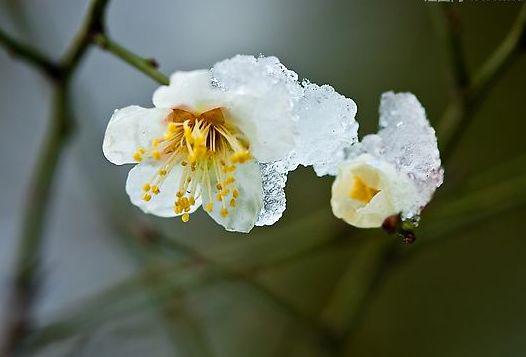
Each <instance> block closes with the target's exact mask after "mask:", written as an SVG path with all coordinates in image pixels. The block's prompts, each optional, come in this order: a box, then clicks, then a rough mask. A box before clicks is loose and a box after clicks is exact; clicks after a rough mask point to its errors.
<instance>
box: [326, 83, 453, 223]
mask: <svg viewBox="0 0 526 357" xmlns="http://www.w3.org/2000/svg"><path fill="white" fill-rule="evenodd" d="M442 181H443V169H442V167H441V163H440V153H439V151H438V147H437V140H436V135H435V131H434V129H433V128H432V127H431V126H430V125H429V122H428V120H427V118H426V114H425V110H424V108H423V107H422V106H421V104H420V103H419V102H418V100H417V99H416V97H415V96H414V95H412V94H410V93H398V94H394V93H393V92H388V93H384V94H383V95H382V100H381V104H380V130H379V132H378V133H377V134H373V135H367V136H365V137H364V138H363V140H362V141H361V142H360V143H359V144H357V145H355V146H353V147H351V148H350V150H349V153H348V157H347V159H346V160H344V161H343V162H342V163H341V164H340V167H339V170H338V174H337V176H336V180H335V181H334V183H333V186H332V198H331V206H332V210H333V213H334V214H335V215H336V216H337V217H338V218H341V219H343V220H344V221H346V222H347V223H349V224H351V225H353V226H356V227H360V228H372V227H380V226H381V225H382V223H383V222H384V220H385V219H386V218H388V217H389V216H392V215H395V214H401V217H402V219H408V218H417V217H418V215H419V213H420V211H421V210H422V208H423V207H424V206H425V205H426V204H427V203H428V202H429V201H430V200H431V198H432V196H433V193H434V192H435V190H436V188H437V187H439V186H440V185H441V184H442Z"/></svg>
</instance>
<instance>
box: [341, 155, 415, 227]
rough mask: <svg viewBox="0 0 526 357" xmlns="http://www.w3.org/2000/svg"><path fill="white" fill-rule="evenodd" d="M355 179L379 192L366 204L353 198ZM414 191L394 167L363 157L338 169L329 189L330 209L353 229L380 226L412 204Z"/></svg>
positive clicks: (413, 187) (370, 157)
mask: <svg viewBox="0 0 526 357" xmlns="http://www.w3.org/2000/svg"><path fill="white" fill-rule="evenodd" d="M357 178H359V179H360V180H361V181H363V182H364V183H365V184H366V185H367V186H368V187H371V188H373V189H375V190H378V191H379V192H378V193H376V194H375V195H374V196H373V197H372V198H371V199H370V201H369V202H363V201H360V200H358V199H356V198H353V197H352V195H351V191H352V190H353V186H354V184H355V180H356V179H357ZM416 190H417V188H416V185H415V184H414V183H413V182H412V181H411V180H410V179H409V178H408V177H407V176H405V175H404V174H403V173H399V172H398V171H397V170H396V169H395V167H394V166H393V165H391V164H389V163H387V162H385V161H381V160H377V159H375V158H374V157H372V156H370V155H368V154H364V155H361V156H359V157H357V158H356V159H354V160H351V161H349V162H346V163H345V164H343V165H342V166H341V167H340V170H339V173H338V176H337V177H336V180H335V181H334V183H333V186H332V198H331V207H332V210H333V213H334V215H335V216H336V217H338V218H341V219H343V220H344V221H346V222H347V223H349V224H351V225H353V226H355V227H359V228H373V227H380V226H381V225H382V223H383V221H384V220H385V219H386V218H387V217H389V216H391V215H394V214H398V213H400V212H401V211H402V210H403V209H404V207H407V205H408V204H411V202H412V200H413V199H414V197H415V195H417V192H416Z"/></svg>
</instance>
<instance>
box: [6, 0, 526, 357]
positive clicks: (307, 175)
mask: <svg viewBox="0 0 526 357" xmlns="http://www.w3.org/2000/svg"><path fill="white" fill-rule="evenodd" d="M0 4H1V7H0V25H1V26H2V28H4V29H6V30H7V31H8V32H9V33H10V34H12V35H13V36H14V37H16V38H18V39H21V40H23V41H25V42H27V43H30V44H31V45H33V46H36V47H38V48H39V49H40V50H41V51H43V52H44V53H46V54H48V55H49V56H50V57H53V58H58V56H59V55H60V53H62V51H63V50H64V49H65V48H66V46H67V44H68V43H69V42H70V40H71V38H72V37H73V35H74V34H75V32H76V30H77V28H78V26H79V23H80V22H81V20H82V17H83V14H84V12H85V10H86V6H87V2H86V1H81V0H18V1H16V0H0ZM439 5H441V4H438V3H435V2H426V1H424V0H407V1H396V2H395V1H387V0H382V1H374V2H373V1H343V0H342V1H331V0H303V1H300V0H270V1H268V0H267V1H262V0H260V1H255V0H245V1H242V0H220V1H218V0H207V1H204V0H201V1H192V2H189V1H187V2H183V1H169V0H151V1H140V0H128V1H125V0H114V1H112V2H111V4H110V6H109V9H108V19H107V22H108V28H109V33H110V34H111V36H112V37H113V38H114V39H115V40H116V41H118V42H119V43H121V44H122V45H124V46H126V47H127V48H129V49H131V50H132V51H134V52H135V53H138V54H140V55H144V56H147V57H149V56H152V57H155V59H156V60H157V61H158V62H159V63H160V64H161V67H160V70H161V71H163V72H164V73H167V74H168V73H170V72H171V71H174V70H181V69H182V70H185V69H196V68H208V67H210V66H211V65H213V64H214V63H215V62H216V61H219V60H221V59H224V58H227V57H230V56H233V55H235V54H238V53H241V54H254V55H257V54H259V53H262V54H265V55H275V56H278V57H279V58H280V59H281V60H282V62H283V63H284V64H285V65H286V66H287V67H288V68H290V69H293V70H294V71H296V72H297V73H298V74H299V76H300V77H301V78H309V79H310V80H311V81H313V82H316V83H318V84H323V83H328V84H331V85H332V86H334V88H335V89H336V90H337V91H339V92H340V93H342V94H344V95H346V96H347V97H350V98H353V99H354V100H355V102H356V103H357V105H358V115H357V119H358V121H359V123H360V134H362V135H363V134H366V133H369V132H373V131H375V130H376V126H377V120H378V114H377V113H378V105H379V97H380V95H381V93H382V92H384V91H388V90H395V91H410V92H413V93H414V94H416V95H417V97H418V98H419V99H420V101H421V102H422V104H423V105H424V107H425V108H426V110H427V113H428V117H429V119H430V121H431V123H432V124H433V125H434V126H436V127H438V122H439V120H440V118H441V116H442V115H443V113H444V111H445V108H446V106H447V104H448V103H449V102H450V100H451V98H452V97H453V96H454V92H453V91H452V89H451V88H452V85H453V79H452V69H451V61H450V58H449V56H448V47H447V42H446V41H445V38H444V36H443V30H444V27H445V23H444V18H443V16H442V12H441V11H440V8H439ZM449 5H450V6H451V7H453V8H454V10H455V11H456V12H458V15H459V19H460V23H461V40H462V45H463V48H464V54H465V58H466V62H467V65H468V69H469V71H470V72H472V73H474V72H476V70H477V69H478V68H479V67H480V66H481V65H482V64H483V63H484V62H485V60H486V59H487V58H488V57H489V56H490V55H491V54H492V53H493V51H494V50H495V48H496V47H497V46H499V45H500V44H501V42H502V40H503V38H504V37H505V36H506V34H507V33H508V31H509V30H510V28H511V26H512V24H513V22H514V20H515V18H516V16H517V15H518V13H519V10H520V8H521V6H522V5H523V3H522V2H521V1H509V2H503V1H464V2H454V3H452V4H449ZM523 52H524V51H523ZM525 69H526V56H525V55H524V54H521V55H519V56H518V58H517V59H516V60H515V61H514V62H513V63H510V64H509V66H508V67H507V68H506V71H505V72H504V73H503V74H502V76H501V77H500V78H499V80H498V81H496V82H495V83H494V84H492V86H491V88H490V90H489V91H488V93H487V96H486V97H485V98H484V100H483V102H482V103H481V105H480V108H479V110H478V111H477V112H476V113H475V116H474V118H473V122H472V125H470V126H469V127H468V128H467V129H466V132H465V135H464V136H463V138H462V141H461V143H460V144H459V145H458V147H457V148H456V150H455V151H454V152H453V154H452V156H451V159H450V161H449V162H447V171H446V178H445V184H444V185H443V186H442V187H441V188H440V189H439V192H438V193H437V195H436V197H435V200H434V201H433V202H432V204H431V205H430V207H429V208H428V209H426V211H425V212H424V214H423V217H422V224H421V230H420V231H417V234H418V239H417V241H416V242H415V243H414V244H413V245H411V246H403V245H402V244H401V243H400V242H398V241H396V240H395V239H394V238H393V237H392V236H389V235H387V234H385V233H384V232H383V231H381V230H355V229H351V227H346V226H345V225H344V224H343V223H342V222H340V221H339V220H337V219H336V218H335V217H333V216H332V214H331V212H330V206H329V198H330V186H331V183H332V178H329V177H324V178H321V179H319V178H317V177H316V176H315V174H314V173H313V172H312V170H311V169H305V168H301V169H298V170H296V171H295V172H293V173H291V174H290V175H289V179H288V184H287V188H286V192H287V206H288V207H287V211H286V212H285V214H284V216H283V218H282V219H281V220H280V221H279V222H278V223H277V224H275V225H274V226H272V227H263V228H255V229H254V230H253V231H252V232H251V233H250V234H248V235H242V234H232V233H228V232H225V231H224V230H223V229H222V228H221V227H220V226H218V225H216V224H215V223H214V222H213V221H212V220H211V219H209V217H208V216H207V215H206V214H204V213H203V212H199V213H196V214H194V215H192V219H191V221H190V222H189V223H188V224H183V223H181V222H180V220H178V219H158V218H154V217H149V216H145V215H143V214H142V213H141V212H139V210H138V209H136V208H135V207H133V206H132V205H131V204H130V203H129V201H128V198H127V196H126V194H125V192H124V182H125V178H126V174H127V171H128V169H129V168H127V167H116V166H113V165H111V164H109V163H108V162H106V161H105V159H104V157H103V156H102V151H101V143H102V137H103V133H104V129H105V125H106V123H107V121H108V119H109V117H110V116H111V113H112V111H113V110H114V109H115V108H119V107H123V106H126V105H130V104H138V105H143V106H151V94H152V92H153V90H154V89H155V88H156V86H157V85H158V84H156V83H155V82H153V81H152V80H151V79H150V78H147V77H146V76H144V74H142V73H140V72H138V71H137V70H135V69H133V68H131V67H129V66H127V65H126V64H124V63H123V62H122V61H121V60H119V59H117V58H115V57H112V56H111V55H110V54H108V53H104V52H102V51H100V50H99V49H97V48H93V49H92V50H90V52H89V54H88V56H87V57H86V58H85V60H84V61H83V63H82V67H81V68H80V71H79V72H78V73H77V75H76V77H75V80H74V86H73V93H74V95H73V110H74V114H75V118H76V122H77V127H76V129H77V130H76V132H75V135H74V136H73V137H72V139H71V140H70V142H69V144H68V147H67V149H66V153H65V155H63V156H62V157H61V162H60V165H59V167H58V174H57V177H56V181H55V184H54V186H53V194H52V197H51V198H52V202H51V204H50V206H49V210H48V212H47V215H48V221H47V224H46V226H45V231H44V235H43V239H44V246H43V250H42V256H43V264H42V267H41V269H40V270H39V275H38V278H39V281H40V284H39V285H40V288H39V294H38V295H37V298H36V299H35V306H36V309H35V316H36V325H35V327H34V330H33V331H32V333H31V334H30V335H29V338H28V341H27V343H26V344H27V346H26V347H27V348H25V349H24V350H23V352H22V355H28V356H33V355H35V356H69V355H71V356H144V355H149V356H152V357H153V356H172V355H177V356H302V357H303V356H335V355H342V356H343V355H345V356H523V355H525V354H526V307H525V304H524V301H526V286H525V281H526V279H525V277H526V240H525V239H526V237H525V233H524V217H525V214H526V206H525V205H524V203H525V202H526V191H525V187H526V180H524V177H525V176H524V175H525V170H526V159H525V156H524V155H525V154H526V144H525V139H524V133H525V130H526V124H525V120H524V119H525V118H526V106H525V105H524V104H525V103H526V71H525ZM50 96H51V90H50V86H49V84H48V83H47V81H46V80H45V79H44V78H43V77H42V76H41V75H39V74H38V73H37V72H35V71H34V70H33V69H31V68H29V67H28V66H27V65H26V64H23V63H21V62H19V61H17V60H16V59H14V58H12V57H10V56H9V55H8V54H7V53H6V52H5V51H3V50H1V51H0V152H2V155H0V167H2V169H1V170H0V187H1V195H2V199H1V200H0V213H1V217H0V222H1V227H2V229H1V238H2V239H0V269H1V270H0V279H1V285H0V298H1V299H0V300H1V302H2V305H3V309H2V313H1V314H0V318H4V317H5V316H6V315H7V312H8V311H9V307H10V306H9V302H8V299H7V298H6V296H7V291H8V289H9V287H10V284H9V282H10V279H11V277H12V274H13V265H14V264H15V260H16V246H17V239H18V238H17V237H18V236H17V234H18V233H19V231H20V228H19V227H20V225H21V224H22V222H21V214H22V211H23V209H24V201H25V200H26V190H27V187H28V185H29V177H30V172H31V170H32V168H33V166H34V165H35V164H36V163H37V162H36V160H37V159H36V157H37V156H36V153H38V151H39V147H40V144H41V142H42V139H43V138H44V135H45V127H46V124H47V123H48V121H49V118H48V117H49V110H50V107H49V101H50ZM320 120H322V118H320ZM439 144H440V143H439ZM521 178H522V181H521ZM510 181H513V182H515V184H514V185H513V186H508V185H507V184H506V183H507V182H510ZM510 187H511V188H510ZM459 212H460V214H459ZM393 252H394V253H393ZM393 256H394V258H393ZM386 259H387V261H388V263H387V264H383V262H384V261H385V260H386ZM379 267H380V268H382V269H383V270H382V271H381V274H376V273H377V272H378V269H379ZM369 286H371V287H372V288H371V290H370V294H369V290H368V287H369Z"/></svg>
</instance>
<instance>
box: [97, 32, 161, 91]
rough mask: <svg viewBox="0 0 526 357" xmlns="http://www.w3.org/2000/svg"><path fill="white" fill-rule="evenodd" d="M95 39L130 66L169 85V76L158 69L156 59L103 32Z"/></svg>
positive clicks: (98, 43)
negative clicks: (130, 48) (149, 57)
mask: <svg viewBox="0 0 526 357" xmlns="http://www.w3.org/2000/svg"><path fill="white" fill-rule="evenodd" d="M94 41H95V43H96V44H97V45H98V46H99V47H100V48H101V49H103V50H105V51H108V52H110V53H112V54H113V55H115V56H117V57H119V58H120V59H122V60H123V61H124V62H126V63H128V64H129V65H130V66H132V67H135V68H137V69H138V70H139V71H141V72H142V73H144V74H146V75H147V76H148V77H150V78H152V79H153V80H155V81H157V82H159V83H160V84H164V85H168V84H169V83H170V82H169V79H168V77H166V76H165V75H164V74H162V73H161V72H159V71H158V70H157V69H156V67H157V66H158V65H157V62H155V60H153V59H146V58H142V57H140V56H138V55H136V54H134V53H132V52H131V51H129V50H127V49H126V48H124V47H122V46H121V45H119V44H118V43H116V42H114V41H112V40H111V39H110V38H109V37H108V36H107V35H105V34H103V33H100V34H98V35H96V36H95V38H94Z"/></svg>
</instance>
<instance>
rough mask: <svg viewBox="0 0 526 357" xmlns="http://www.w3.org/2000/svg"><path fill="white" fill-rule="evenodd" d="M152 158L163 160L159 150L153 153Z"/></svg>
mask: <svg viewBox="0 0 526 357" xmlns="http://www.w3.org/2000/svg"><path fill="white" fill-rule="evenodd" d="M152 157H153V158H154V160H161V153H160V152H159V151H157V150H155V151H152Z"/></svg>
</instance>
